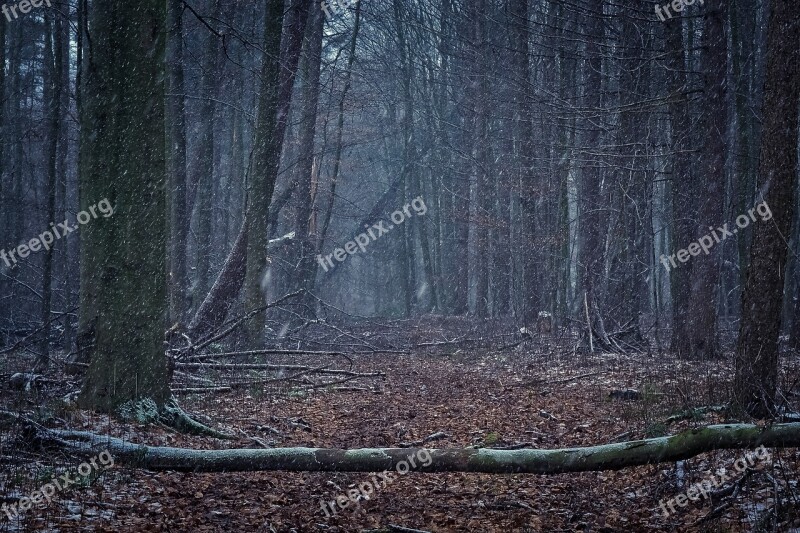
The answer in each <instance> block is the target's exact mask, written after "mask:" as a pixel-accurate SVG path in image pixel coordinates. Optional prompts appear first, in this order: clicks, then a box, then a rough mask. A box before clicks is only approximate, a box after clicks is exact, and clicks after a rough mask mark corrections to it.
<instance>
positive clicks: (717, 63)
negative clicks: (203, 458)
mask: <svg viewBox="0 0 800 533" xmlns="http://www.w3.org/2000/svg"><path fill="white" fill-rule="evenodd" d="M727 5H728V4H727V2H720V3H718V4H709V5H708V6H707V11H706V14H705V27H704V29H703V52H702V53H703V59H702V72H703V77H704V81H705V83H704V90H705V94H704V97H705V98H704V105H705V109H704V110H703V120H702V126H701V131H702V134H703V139H704V140H705V149H704V151H703V157H702V162H703V181H702V182H699V183H698V185H696V186H695V187H693V191H696V196H697V199H696V201H697V202H698V205H697V220H696V221H695V234H694V239H695V240H696V239H699V238H700V237H701V236H703V235H706V234H707V233H708V231H709V230H708V227H709V226H710V225H712V224H717V225H718V226H719V225H721V224H722V222H723V221H722V216H723V206H724V203H725V148H726V143H725V139H726V138H727V134H726V133H727V128H728V124H727V101H726V99H725V92H726V85H725V73H726V68H727V67H726V66H727V60H728V41H727V37H726V32H725V19H726V16H727ZM701 184H702V185H701ZM714 227H717V226H714ZM688 245H689V243H688V242H687V243H685V244H683V245H682V247H686V246H688ZM721 257H722V246H715V247H713V248H712V249H711V251H710V253H709V254H700V255H698V256H697V257H695V258H694V259H693V260H692V280H691V292H690V294H689V307H688V312H689V314H688V323H689V325H690V327H689V328H688V337H689V339H688V347H687V348H688V352H687V353H685V354H683V355H684V356H686V357H688V358H690V359H697V360H701V359H712V358H716V357H718V356H719V345H718V340H717V299H718V297H719V294H718V292H719V291H718V290H717V289H718V283H719V279H720V275H719V269H720V259H721Z"/></svg>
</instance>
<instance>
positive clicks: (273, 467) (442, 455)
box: [12, 415, 800, 475]
mask: <svg viewBox="0 0 800 533" xmlns="http://www.w3.org/2000/svg"><path fill="white" fill-rule="evenodd" d="M12 416H13V415H12ZM39 437H40V438H42V439H48V438H53V437H55V438H58V439H62V443H61V444H62V445H63V443H64V442H63V441H66V442H67V443H69V444H70V445H71V446H72V447H74V448H76V449H78V450H80V451H81V452H84V453H97V452H100V451H104V450H107V451H108V452H110V453H111V455H112V456H113V457H114V460H115V461H117V462H120V463H124V464H127V465H130V466H134V467H139V468H146V469H148V470H154V471H160V470H173V471H179V472H260V471H289V472H380V471H383V470H389V469H396V468H397V466H398V464H399V463H401V462H404V461H405V462H406V463H408V462H409V458H410V457H412V456H416V457H419V456H420V453H422V452H425V451H426V452H427V453H429V454H430V461H425V462H428V464H429V466H422V465H418V468H417V470H422V471H424V472H481V473H487V474H547V475H551V474H564V473H572V472H593V471H602V470H620V469H622V468H627V467H632V466H641V465H649V464H658V463H668V462H675V461H681V460H684V459H689V458H691V457H694V456H696V455H699V454H701V453H705V452H710V451H713V450H724V449H747V448H755V447H758V446H764V447H765V448H766V447H770V448H773V447H775V448H794V447H797V446H800V423H792V424H776V425H773V426H769V427H760V426H755V425H750V424H725V425H714V426H707V427H705V428H698V429H690V430H687V431H685V432H683V433H680V434H678V435H673V436H669V437H658V438H653V439H646V440H637V441H630V442H620V443H615V444H602V445H599V446H588V447H583V448H562V449H555V450H538V449H537V450H534V449H521V450H493V449H490V448H480V449H473V448H470V449H459V448H451V449H425V448H362V449H353V450H340V449H330V448H327V449H326V448H272V449H227V450H191V449H185V448H168V447H159V446H146V445H142V444H133V443H130V442H128V441H123V440H122V439H118V438H115V437H109V436H107V435H97V434H93V433H87V432H83V431H66V430H46V433H42V432H41V431H40V433H39ZM398 471H399V469H398Z"/></svg>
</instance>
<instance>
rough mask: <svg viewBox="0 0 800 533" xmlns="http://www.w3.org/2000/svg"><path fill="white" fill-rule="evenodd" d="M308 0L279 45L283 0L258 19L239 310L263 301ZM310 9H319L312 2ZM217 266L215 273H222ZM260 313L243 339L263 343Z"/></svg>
mask: <svg viewBox="0 0 800 533" xmlns="http://www.w3.org/2000/svg"><path fill="white" fill-rule="evenodd" d="M310 4H311V2H310V1H309V0H294V1H293V2H292V7H291V9H290V10H289V13H288V15H287V17H288V19H289V21H288V23H287V25H286V39H285V44H284V46H282V45H281V30H282V27H283V19H284V3H283V0H269V1H268V2H267V9H266V12H265V20H264V62H263V64H262V67H261V84H262V85H261V94H260V96H259V103H258V116H257V119H256V132H255V141H254V143H255V148H254V150H253V165H252V173H251V175H250V180H249V183H248V187H247V209H246V213H247V214H246V217H245V224H247V228H246V230H245V231H246V233H247V252H246V273H245V280H244V291H245V294H244V301H245V311H246V312H250V311H253V310H255V309H259V308H261V307H263V305H264V292H263V290H262V288H261V286H262V280H263V276H264V274H265V272H266V266H267V243H268V240H269V239H268V233H267V226H268V224H267V223H268V220H269V204H270V200H271V199H272V193H273V191H274V190H275V181H276V180H277V177H278V166H279V165H280V159H281V151H282V148H283V137H284V133H285V132H286V124H287V120H288V115H289V104H290V102H291V93H292V86H293V85H294V77H295V73H296V72H297V63H298V60H299V58H300V51H301V49H302V43H303V35H304V34H305V27H306V21H307V19H308V12H309V8H310ZM314 9H320V8H319V6H318V5H317V4H314ZM224 274H225V272H224V271H223V272H222V273H221V274H220V276H222V275H224ZM265 321H266V317H265V315H264V314H263V313H260V314H257V315H256V316H254V317H253V319H252V320H251V321H250V322H249V323H248V325H247V337H248V341H249V343H250V344H251V345H252V346H254V347H259V346H261V345H263V343H264V340H263V339H264V327H265V324H266V322H265Z"/></svg>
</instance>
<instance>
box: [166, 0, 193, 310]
mask: <svg viewBox="0 0 800 533" xmlns="http://www.w3.org/2000/svg"><path fill="white" fill-rule="evenodd" d="M183 9H184V8H183V1H182V0H169V2H168V3H167V31H168V32H169V33H168V34H167V76H168V77H167V91H168V93H169V95H168V96H167V103H166V121H167V175H168V180H169V187H168V189H167V191H168V193H167V197H168V202H169V229H170V234H169V239H170V241H169V315H170V318H169V322H170V324H174V323H176V322H181V321H183V319H184V316H185V313H186V310H187V308H188V304H189V302H188V292H189V278H188V271H187V268H186V243H187V239H188V234H189V223H188V221H187V215H186V214H187V209H186V207H187V205H186V105H185V102H186V100H185V97H184V92H185V90H186V89H185V84H184V74H183Z"/></svg>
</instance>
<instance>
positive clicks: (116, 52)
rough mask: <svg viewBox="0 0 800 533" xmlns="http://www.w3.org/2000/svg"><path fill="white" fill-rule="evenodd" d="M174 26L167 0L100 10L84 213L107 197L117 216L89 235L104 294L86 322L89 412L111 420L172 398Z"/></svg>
mask: <svg viewBox="0 0 800 533" xmlns="http://www.w3.org/2000/svg"><path fill="white" fill-rule="evenodd" d="M165 19H166V3H165V2H163V1H161V0H140V1H139V2H137V3H135V4H134V3H131V2H128V1H127V0H95V1H94V2H93V3H92V6H91V24H90V25H89V28H90V36H91V43H92V45H93V47H92V54H90V55H89V56H88V58H87V59H88V61H89V64H88V69H87V78H86V94H85V97H86V100H85V105H86V112H85V115H84V116H83V117H82V119H84V120H83V123H82V127H83V130H84V132H86V135H84V136H82V139H81V140H82V142H84V143H86V145H85V146H84V147H83V149H84V150H85V154H86V166H85V168H83V169H82V170H83V173H84V179H83V183H82V185H83V189H82V190H81V207H82V208H83V209H86V208H87V207H88V206H89V205H91V204H93V203H95V202H98V201H99V200H101V199H104V198H107V199H108V200H109V201H110V202H111V204H112V205H113V206H114V215H113V216H112V217H110V218H107V219H101V220H95V221H93V222H92V223H91V224H87V225H86V226H84V227H83V228H82V229H81V245H82V249H81V265H82V266H83V267H84V268H86V269H89V271H88V272H86V277H85V278H84V279H85V280H87V281H88V282H89V283H90V284H91V286H92V288H93V290H94V294H93V298H92V300H93V301H92V305H87V307H84V305H83V302H81V314H82V315H83V314H84V313H88V314H89V317H90V318H91V321H93V322H94V331H95V333H94V339H95V348H94V350H93V352H92V356H91V362H90V366H89V371H88V373H87V376H86V382H85V383H84V386H83V390H82V391H81V396H80V403H81V405H82V406H83V407H86V408H92V409H97V410H101V411H111V410H114V409H116V408H117V407H118V406H119V405H120V404H122V403H124V402H127V401H129V400H135V399H139V398H151V399H152V400H153V401H154V402H155V403H156V404H157V405H162V404H163V403H165V402H166V400H167V399H168V398H169V384H168V372H167V359H166V356H165V354H164V331H165V320H166V315H167V272H166V264H165V255H166V249H167V247H166V227H167V224H166V192H165V185H166V183H165V178H166V164H165V154H164V150H165V143H164V131H165V130H164V81H163V80H164V45H165V35H166V32H165V29H166V28H165ZM119 65H126V67H127V68H125V69H120V68H119Z"/></svg>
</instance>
